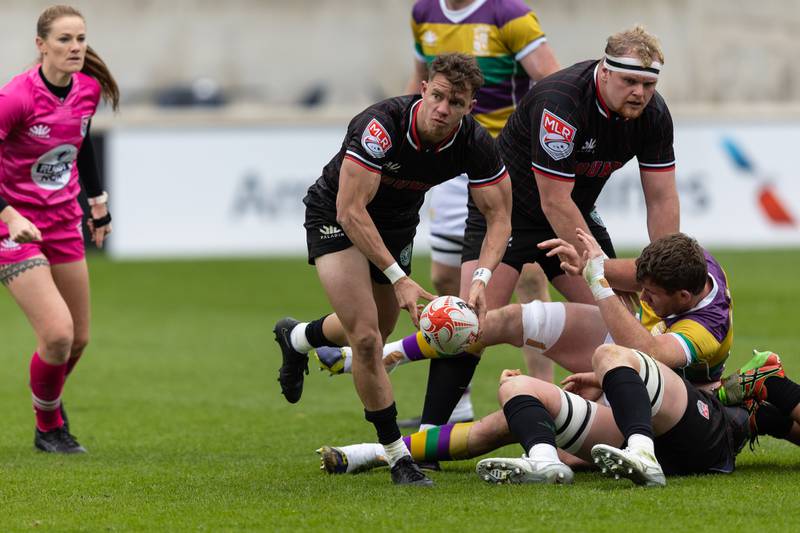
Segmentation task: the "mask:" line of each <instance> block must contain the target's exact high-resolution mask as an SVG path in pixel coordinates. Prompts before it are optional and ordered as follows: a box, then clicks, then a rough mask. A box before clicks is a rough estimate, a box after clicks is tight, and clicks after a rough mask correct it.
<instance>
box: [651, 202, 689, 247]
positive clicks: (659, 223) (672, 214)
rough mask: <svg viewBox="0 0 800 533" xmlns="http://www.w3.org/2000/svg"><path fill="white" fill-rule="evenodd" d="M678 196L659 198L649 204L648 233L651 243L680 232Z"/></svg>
mask: <svg viewBox="0 0 800 533" xmlns="http://www.w3.org/2000/svg"><path fill="white" fill-rule="evenodd" d="M680 226H681V216H680V202H679V201H678V195H677V193H675V194H674V195H671V194H670V195H668V196H659V197H658V198H656V199H652V200H650V201H648V202H647V233H648V235H649V236H650V241H651V242H652V241H654V240H656V239H659V238H661V237H663V236H665V235H669V234H670V233H676V232H678V231H680Z"/></svg>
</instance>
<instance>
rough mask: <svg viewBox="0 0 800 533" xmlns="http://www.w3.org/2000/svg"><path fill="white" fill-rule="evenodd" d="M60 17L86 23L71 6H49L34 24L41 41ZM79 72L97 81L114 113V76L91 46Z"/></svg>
mask: <svg viewBox="0 0 800 533" xmlns="http://www.w3.org/2000/svg"><path fill="white" fill-rule="evenodd" d="M62 17H79V18H81V19H82V20H83V21H84V22H86V19H84V18H83V15H82V14H81V12H80V11H78V10H77V9H75V8H74V7H72V6H65V5H55V6H50V7H48V8H47V9H45V10H44V11H42V14H41V15H39V20H38V21H37V22H36V35H37V36H38V37H39V38H40V39H42V40H44V39H47V36H48V35H50V31H51V30H52V29H53V23H54V22H55V21H56V20H58V19H60V18H62ZM41 61H42V58H41V56H40V57H39V62H41ZM81 72H83V73H84V74H87V75H89V76H91V77H93V78H94V79H96V80H97V82H98V83H99V84H100V88H101V90H102V94H103V99H104V100H105V101H106V102H109V103H110V104H111V107H112V109H114V110H115V111H116V110H117V109H118V108H119V86H118V85H117V81H116V80H115V79H114V76H112V75H111V71H110V70H109V69H108V66H106V63H105V61H103V60H102V59H101V58H100V56H99V55H97V52H95V51H94V50H93V49H92V47H91V46H87V47H86V58H85V59H84V61H83V68H82V69H81Z"/></svg>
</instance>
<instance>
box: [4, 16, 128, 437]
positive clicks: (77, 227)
mask: <svg viewBox="0 0 800 533" xmlns="http://www.w3.org/2000/svg"><path fill="white" fill-rule="evenodd" d="M36 47H37V48H38V50H39V54H40V57H39V64H37V65H36V66H35V67H33V68H31V69H30V70H27V71H25V72H23V73H22V74H20V75H18V76H16V77H15V78H14V79H12V80H11V81H10V82H9V83H8V84H6V85H5V86H4V87H3V88H2V89H0V141H2V145H1V146H2V159H0V221H2V222H3V224H0V282H1V283H2V284H3V285H5V286H6V287H7V288H8V290H9V292H10V293H11V295H12V297H13V298H14V300H16V302H17V304H18V305H19V306H20V308H21V309H22V311H23V312H24V313H25V315H26V316H27V318H28V320H29V321H30V323H31V325H32V326H33V330H34V332H35V333H36V339H37V345H36V351H35V352H34V353H33V357H32V358H31V363H30V386H31V392H32V394H33V408H34V412H35V414H36V430H35V437H34V444H35V446H36V447H37V448H38V449H40V450H43V451H45V452H55V453H82V452H85V451H86V450H85V449H84V448H83V447H82V446H81V445H80V444H79V443H78V442H77V441H76V440H75V438H74V436H73V435H71V434H70V431H69V426H68V424H67V422H66V416H65V413H64V410H63V406H62V405H61V393H62V390H63V388H64V382H65V380H66V379H67V376H68V375H69V374H70V373H71V372H72V370H73V369H74V367H75V364H76V363H77V362H78V359H80V357H81V355H82V354H83V351H84V349H85V348H86V344H87V343H88V342H89V275H88V271H87V266H86V259H85V252H84V243H83V230H82V220H83V212H82V210H81V207H80V205H79V204H78V193H79V191H80V188H81V185H80V184H79V183H78V180H79V176H80V182H81V184H82V185H83V188H84V191H85V192H86V195H87V196H88V197H89V204H90V206H91V218H90V219H89V229H90V232H91V235H92V240H93V241H94V242H95V243H96V244H97V245H98V246H102V244H103V240H104V239H105V237H106V236H107V235H108V234H109V233H110V232H111V225H110V222H111V216H110V215H109V214H108V208H107V201H108V195H107V194H106V193H105V192H103V190H102V188H101V186H100V179H99V176H98V171H97V164H96V161H95V156H94V149H93V147H92V143H91V140H90V138H89V125H90V122H91V119H92V117H93V116H94V113H95V110H96V109H97V105H98V102H99V100H100V97H101V95H102V96H103V98H104V99H106V101H109V102H110V103H111V105H112V107H113V108H114V109H116V108H117V106H118V103H119V89H118V88H117V84H116V82H115V81H114V78H113V76H112V75H111V73H110V72H109V70H108V68H107V67H106V65H105V63H103V61H102V60H101V59H100V57H99V56H98V55H97V54H96V53H95V52H94V50H92V49H91V48H90V47H88V46H87V41H86V24H85V21H84V18H83V16H82V15H81V14H80V13H79V12H78V11H77V10H76V9H74V8H72V7H69V6H52V7H49V8H47V9H45V10H44V12H42V14H41V16H40V17H39V20H38V23H37V26H36Z"/></svg>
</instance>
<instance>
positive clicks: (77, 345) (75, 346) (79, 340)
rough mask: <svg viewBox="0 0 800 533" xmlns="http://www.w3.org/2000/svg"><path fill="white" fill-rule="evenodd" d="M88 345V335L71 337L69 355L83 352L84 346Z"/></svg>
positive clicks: (72, 355)
mask: <svg viewBox="0 0 800 533" xmlns="http://www.w3.org/2000/svg"><path fill="white" fill-rule="evenodd" d="M88 345H89V337H75V338H74V339H72V348H71V349H70V356H71V357H75V356H79V355H82V354H83V351H84V350H85V349H86V346H88Z"/></svg>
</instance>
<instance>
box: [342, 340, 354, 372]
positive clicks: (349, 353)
mask: <svg viewBox="0 0 800 533" xmlns="http://www.w3.org/2000/svg"><path fill="white" fill-rule="evenodd" d="M342 359H344V366H343V367H342V374H352V373H353V349H352V348H351V347H349V346H342Z"/></svg>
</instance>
